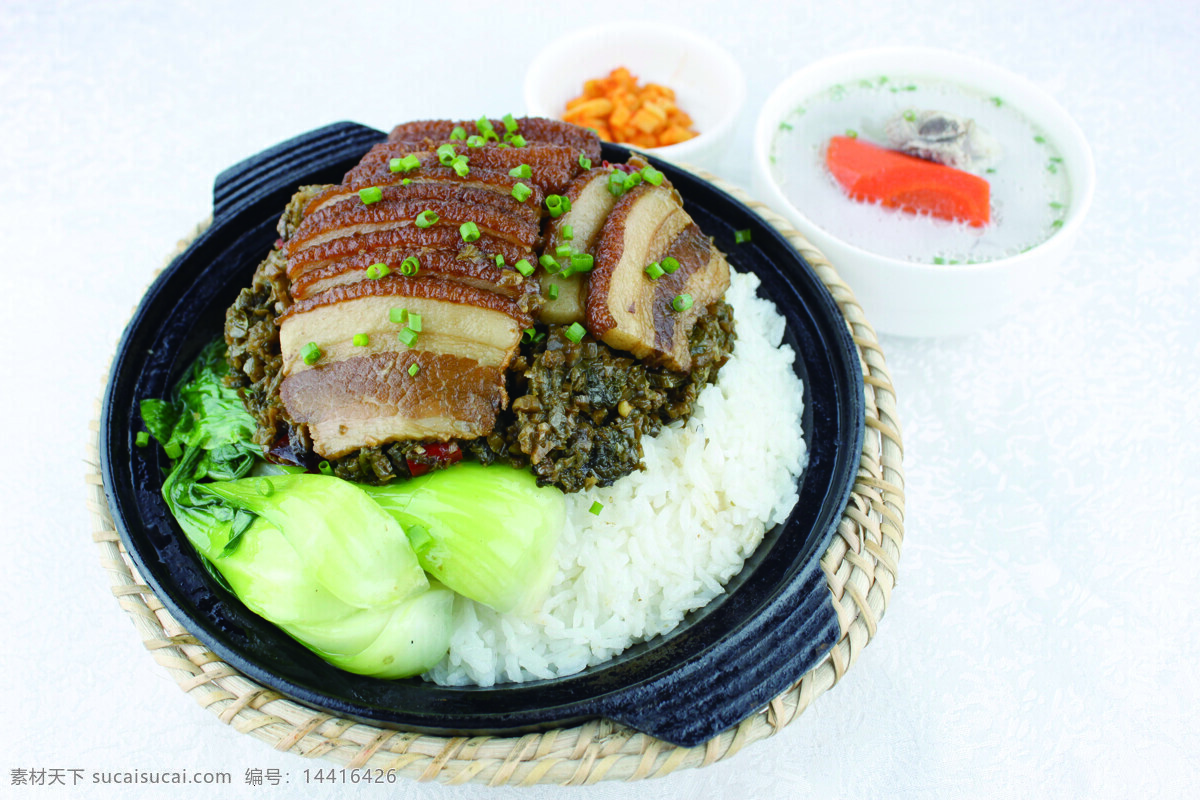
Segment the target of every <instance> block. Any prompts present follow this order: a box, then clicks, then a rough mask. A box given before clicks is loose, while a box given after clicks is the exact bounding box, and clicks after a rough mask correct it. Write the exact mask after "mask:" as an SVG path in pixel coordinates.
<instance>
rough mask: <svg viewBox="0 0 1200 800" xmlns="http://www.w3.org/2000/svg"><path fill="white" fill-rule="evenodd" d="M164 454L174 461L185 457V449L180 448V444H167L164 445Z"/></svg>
mask: <svg viewBox="0 0 1200 800" xmlns="http://www.w3.org/2000/svg"><path fill="white" fill-rule="evenodd" d="M163 452H165V453H166V454H167V458H169V459H171V460H172V461H174V460H175V459H177V458H179V457H180V456H181V455H183V448H182V447H180V446H179V442H167V443H166V444H164V445H163Z"/></svg>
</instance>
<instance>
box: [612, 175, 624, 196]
mask: <svg viewBox="0 0 1200 800" xmlns="http://www.w3.org/2000/svg"><path fill="white" fill-rule="evenodd" d="M608 193H609V194H611V195H612V196H613V197H620V196H621V195H623V194H625V174H624V173H623V172H621V171H620V170H619V169H614V170H613V171H612V172H611V173H609V175H608Z"/></svg>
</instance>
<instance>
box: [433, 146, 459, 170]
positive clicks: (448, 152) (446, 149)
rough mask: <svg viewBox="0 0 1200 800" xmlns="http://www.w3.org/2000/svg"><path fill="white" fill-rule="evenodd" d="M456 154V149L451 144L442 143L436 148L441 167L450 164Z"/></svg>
mask: <svg viewBox="0 0 1200 800" xmlns="http://www.w3.org/2000/svg"><path fill="white" fill-rule="evenodd" d="M457 155H458V149H457V148H455V146H454V145H452V144H444V145H441V146H440V147H438V149H437V157H438V162H440V163H441V165H442V166H443V167H448V166H450V164H451V163H452V162H453V161H454V158H455V156H457Z"/></svg>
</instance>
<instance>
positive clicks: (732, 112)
mask: <svg viewBox="0 0 1200 800" xmlns="http://www.w3.org/2000/svg"><path fill="white" fill-rule="evenodd" d="M630 27H633V28H636V29H639V30H641V29H652V30H653V31H654V36H655V37H656V38H657V39H659V40H660V41H663V42H672V43H676V42H678V43H684V44H689V45H692V46H693V47H695V48H698V49H701V50H703V52H704V58H705V60H708V61H713V60H715V61H717V62H719V63H720V68H721V71H722V72H724V73H726V74H727V75H728V77H729V83H730V85H731V86H732V87H733V95H732V97H730V98H728V102H726V103H725V112H724V113H723V114H722V115H721V118H720V119H719V120H718V121H717V124H716V125H714V126H713V127H712V128H711V129H709V130H707V131H700V132H699V133H698V134H697V135H696V136H695V137H694V138H692V139H688V140H687V141H686V142H680V143H679V144H670V145H666V146H664V147H637V146H634V145H629V144H625V143H623V142H614V144H617V145H619V146H621V147H625V148H629V149H633V150H638V151H639V152H644V153H650V154H652V155H654V156H657V157H659V158H667V159H678V158H679V157H681V156H684V155H687V154H690V153H693V152H695V151H698V150H700V149H703V148H704V147H705V146H707V145H708V144H710V143H711V142H715V141H718V140H719V139H721V138H722V137H724V136H726V135H728V134H729V133H730V132H731V131H732V130H733V128H734V126H735V125H736V124H737V121H738V119H739V117H740V114H741V110H742V106H743V105H744V104H745V102H746V76H745V72H744V71H743V70H742V67H741V64H739V63H738V61H737V59H735V58H734V57H733V56H732V55H731V54H730V53H729V51H728V50H726V49H725V48H724V47H722V46H721V45H719V44H718V43H717V42H716V41H715V40H713V39H710V38H709V37H707V36H705V35H703V34H700V33H696V32H695V31H693V30H689V29H687V28H680V27H676V26H670V27H664V26H662V25H661V24H660V23H655V22H652V21H650V20H636V19H633V20H621V21H614V22H604V23H601V24H598V25H591V26H588V27H586V28H579V29H577V30H574V31H572V32H571V33H568V34H565V35H564V36H561V37H559V38H557V39H555V40H553V41H551V42H550V43H549V44H547V45H546V46H545V47H543V48H542V49H541V50H540V51H539V52H538V54H537V55H536V56H534V58H533V60H532V61H531V62H529V66H528V67H527V68H526V70H525V81H524V84H523V93H524V96H525V97H524V99H525V108H526V111H527V112H528V113H529V114H530V115H533V116H544V117H550V118H552V119H559V118H561V110H559V109H553V108H550V107H549V106H548V105H547V104H546V103H545V102H543V100H542V97H541V94H540V91H541V88H542V84H541V83H540V82H538V81H535V78H539V77H540V76H541V75H542V74H544V73H545V71H546V69H547V68H548V67H549V66H550V64H551V63H553V61H554V59H555V57H557V56H559V55H561V54H562V52H563V51H570V50H571V48H572V47H574V46H577V45H580V44H582V43H585V42H592V41H594V40H596V39H598V38H601V37H603V36H604V35H605V34H608V33H617V32H628V31H629V29H630Z"/></svg>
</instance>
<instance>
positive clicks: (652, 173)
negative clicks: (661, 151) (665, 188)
mask: <svg viewBox="0 0 1200 800" xmlns="http://www.w3.org/2000/svg"><path fill="white" fill-rule="evenodd" d="M642 177H643V178H645V179H646V183H648V184H650V185H651V186H662V182H663V174H662V173H661V172H659V171H658V170H656V169H655V168H654V167H652V166H650V165H649V164H647V165H646V166H644V167H642Z"/></svg>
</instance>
